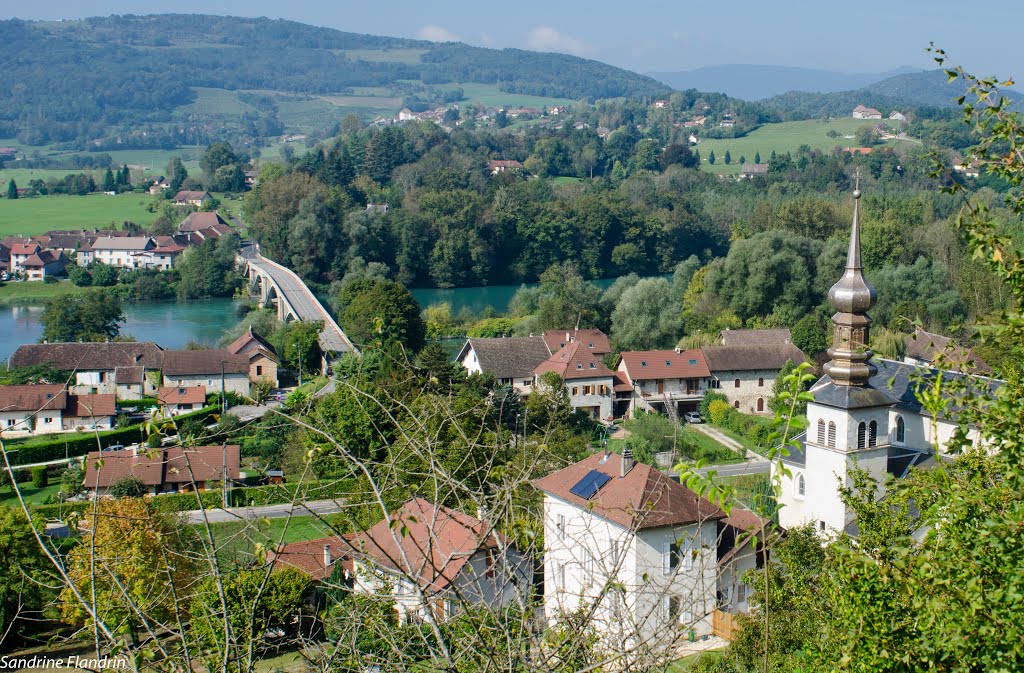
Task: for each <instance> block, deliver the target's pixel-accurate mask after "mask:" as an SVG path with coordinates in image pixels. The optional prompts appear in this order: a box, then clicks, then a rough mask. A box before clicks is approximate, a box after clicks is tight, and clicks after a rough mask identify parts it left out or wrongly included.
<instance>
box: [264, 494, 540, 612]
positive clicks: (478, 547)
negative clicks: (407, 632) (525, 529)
mask: <svg viewBox="0 0 1024 673" xmlns="http://www.w3.org/2000/svg"><path fill="white" fill-rule="evenodd" d="M275 561H276V562H278V563H284V564H287V565H291V566H294V567H297V568H299V569H300V570H303V571H305V572H307V573H308V574H310V575H311V576H312V577H314V578H315V579H318V580H322V579H324V578H327V577H330V576H331V573H332V571H333V566H334V565H335V564H338V563H340V564H342V568H343V569H344V573H343V574H344V575H345V576H346V580H347V582H348V583H349V584H350V586H351V588H352V591H353V592H354V593H361V594H367V595H373V596H387V597H389V598H393V599H394V601H395V609H396V610H397V612H398V616H399V619H400V620H401V621H402V622H403V623H409V622H426V621H432V622H435V623H436V622H440V621H443V620H445V619H447V618H448V617H451V616H453V615H455V614H457V613H458V612H459V611H460V610H461V609H463V608H465V607H469V606H483V607H485V608H488V609H490V610H495V611H497V610H499V609H501V608H502V607H505V606H517V607H520V608H523V609H525V608H526V607H527V606H528V604H529V601H530V594H531V588H530V586H531V583H532V578H533V568H532V567H531V564H530V562H529V560H528V559H526V558H525V557H524V556H523V555H522V554H521V553H520V552H519V551H518V550H517V549H516V546H515V543H513V542H512V541H511V540H509V539H508V538H507V537H505V536H504V535H503V534H501V533H499V532H498V531H497V530H496V529H494V528H493V527H492V526H491V525H490V524H488V523H486V522H484V521H481V520H480V519H477V518H475V517H472V516H469V515H468V514H465V513H463V512H459V511H456V510H453V509H450V508H448V507H444V506H441V505H435V504H433V503H431V502H429V501H427V500H424V499H423V498H414V499H413V500H410V501H408V502H406V503H405V504H404V505H402V507H401V508H400V509H399V510H397V511H395V512H392V513H390V515H389V516H387V517H385V518H384V519H382V520H381V521H380V522H378V523H377V524H376V525H374V526H372V527H371V528H369V529H368V530H366V531H362V532H359V533H354V534H349V535H344V536H341V537H330V538H323V539H321V540H314V541H312V542H301V543H295V544H289V545H285V547H284V548H283V549H282V550H281V551H280V552H279V553H278V554H277V555H276V558H275Z"/></svg>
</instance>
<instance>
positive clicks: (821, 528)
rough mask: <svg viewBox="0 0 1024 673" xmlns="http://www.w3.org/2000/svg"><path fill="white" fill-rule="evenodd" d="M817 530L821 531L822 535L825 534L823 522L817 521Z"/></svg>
mask: <svg viewBox="0 0 1024 673" xmlns="http://www.w3.org/2000/svg"><path fill="white" fill-rule="evenodd" d="M818 528H819V529H820V530H821V532H822V533H824V532H825V522H824V521H819V522H818Z"/></svg>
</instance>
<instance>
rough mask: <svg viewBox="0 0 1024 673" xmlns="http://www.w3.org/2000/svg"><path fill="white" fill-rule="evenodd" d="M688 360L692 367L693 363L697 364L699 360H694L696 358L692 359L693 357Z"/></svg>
mask: <svg viewBox="0 0 1024 673" xmlns="http://www.w3.org/2000/svg"><path fill="white" fill-rule="evenodd" d="M686 362H687V364H689V365H690V366H691V367H692V366H693V365H695V364H697V361H696V360H694V359H692V358H691V359H689V360H687V361H686Z"/></svg>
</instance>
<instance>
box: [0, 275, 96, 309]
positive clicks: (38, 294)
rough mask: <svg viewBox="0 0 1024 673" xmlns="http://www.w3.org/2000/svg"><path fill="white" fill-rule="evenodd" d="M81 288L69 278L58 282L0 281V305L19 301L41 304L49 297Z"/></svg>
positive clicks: (70, 292) (71, 292)
mask: <svg viewBox="0 0 1024 673" xmlns="http://www.w3.org/2000/svg"><path fill="white" fill-rule="evenodd" d="M81 289H82V288H80V287H78V286H77V285H75V284H74V283H72V282H71V281H69V280H62V281H60V282H59V283H40V282H37V281H32V282H29V281H20V280H19V281H8V282H6V283H0V305H3V304H20V303H27V304H41V303H42V302H44V301H45V300H47V299H50V298H51V297H59V296H62V295H65V294H73V293H74V292H76V291H78V290H81Z"/></svg>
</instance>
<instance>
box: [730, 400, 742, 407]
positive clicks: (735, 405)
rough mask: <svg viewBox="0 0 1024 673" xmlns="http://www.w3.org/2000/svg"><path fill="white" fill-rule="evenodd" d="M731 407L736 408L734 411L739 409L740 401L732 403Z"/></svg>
mask: <svg viewBox="0 0 1024 673" xmlns="http://www.w3.org/2000/svg"><path fill="white" fill-rule="evenodd" d="M732 406H733V407H734V408H736V409H739V408H740V401H739V400H736V401H735V402H733V403H732Z"/></svg>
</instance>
